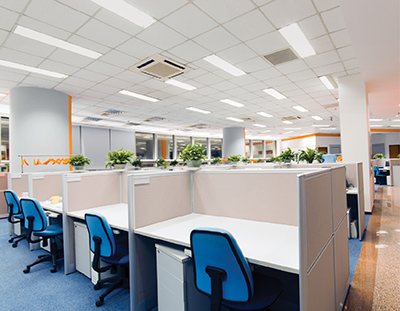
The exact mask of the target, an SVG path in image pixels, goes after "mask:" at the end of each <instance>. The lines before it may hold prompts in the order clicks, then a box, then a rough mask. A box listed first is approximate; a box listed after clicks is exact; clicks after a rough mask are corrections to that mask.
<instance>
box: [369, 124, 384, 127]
mask: <svg viewBox="0 0 400 311" xmlns="http://www.w3.org/2000/svg"><path fill="white" fill-rule="evenodd" d="M382 126H383V124H371V127H382Z"/></svg>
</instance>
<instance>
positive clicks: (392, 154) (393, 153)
mask: <svg viewBox="0 0 400 311" xmlns="http://www.w3.org/2000/svg"><path fill="white" fill-rule="evenodd" d="M399 154H400V145H389V158H390V159H393V158H397V156H398V155H399Z"/></svg>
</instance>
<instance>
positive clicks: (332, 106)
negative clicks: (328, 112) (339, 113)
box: [322, 103, 339, 109]
mask: <svg viewBox="0 0 400 311" xmlns="http://www.w3.org/2000/svg"><path fill="white" fill-rule="evenodd" d="M322 107H324V108H325V109H329V108H336V107H339V104H338V103H334V104H328V105H322Z"/></svg>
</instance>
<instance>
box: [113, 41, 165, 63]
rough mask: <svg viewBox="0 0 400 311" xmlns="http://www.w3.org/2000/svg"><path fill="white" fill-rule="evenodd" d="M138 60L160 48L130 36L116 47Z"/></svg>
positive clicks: (155, 52) (158, 50)
mask: <svg viewBox="0 0 400 311" xmlns="http://www.w3.org/2000/svg"><path fill="white" fill-rule="evenodd" d="M116 49H117V50H119V51H121V52H124V53H126V54H128V55H132V56H133V57H136V58H138V59H140V60H142V59H145V58H147V57H150V56H152V55H154V54H157V53H160V52H161V51H162V50H161V49H159V48H157V47H155V46H154V45H151V44H148V43H146V42H144V41H142V40H139V39H137V38H132V39H129V40H128V41H126V42H125V43H123V44H121V45H120V46H118V47H117V48H116Z"/></svg>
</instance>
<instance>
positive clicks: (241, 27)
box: [224, 9, 275, 41]
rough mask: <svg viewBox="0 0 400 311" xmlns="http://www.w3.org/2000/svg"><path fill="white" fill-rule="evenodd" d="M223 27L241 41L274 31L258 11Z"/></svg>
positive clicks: (251, 12) (253, 11)
mask: <svg viewBox="0 0 400 311" xmlns="http://www.w3.org/2000/svg"><path fill="white" fill-rule="evenodd" d="M224 27H225V28H226V29H228V30H229V31H230V32H231V33H233V34H235V36H236V37H238V38H239V39H240V40H242V41H247V40H250V39H253V38H256V37H259V36H261V35H263V34H265V33H269V32H271V31H273V30H275V28H274V26H272V25H271V23H270V22H269V21H268V20H267V19H266V18H265V16H264V15H263V14H262V13H261V12H260V11H259V10H258V9H255V10H252V11H250V12H248V13H246V14H244V15H242V16H240V17H238V18H236V19H234V20H232V21H230V22H228V23H226V24H224Z"/></svg>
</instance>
